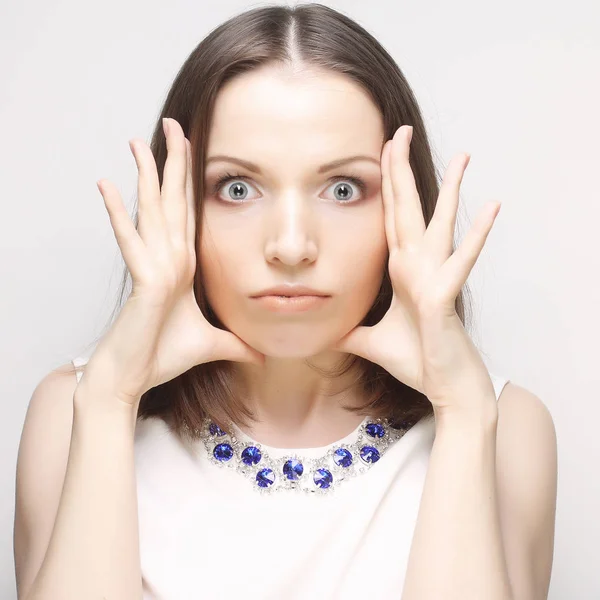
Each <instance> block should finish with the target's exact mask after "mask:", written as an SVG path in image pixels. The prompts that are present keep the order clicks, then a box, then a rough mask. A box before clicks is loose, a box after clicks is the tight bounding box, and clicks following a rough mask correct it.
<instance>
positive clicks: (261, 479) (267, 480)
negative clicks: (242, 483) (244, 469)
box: [256, 469, 275, 488]
mask: <svg viewBox="0 0 600 600" xmlns="http://www.w3.org/2000/svg"><path fill="white" fill-rule="evenodd" d="M274 482H275V473H273V471H272V470H271V469H261V470H260V471H259V472H258V473H257V474H256V483H257V485H258V486H259V487H261V488H266V487H269V486H270V485H273V483H274Z"/></svg>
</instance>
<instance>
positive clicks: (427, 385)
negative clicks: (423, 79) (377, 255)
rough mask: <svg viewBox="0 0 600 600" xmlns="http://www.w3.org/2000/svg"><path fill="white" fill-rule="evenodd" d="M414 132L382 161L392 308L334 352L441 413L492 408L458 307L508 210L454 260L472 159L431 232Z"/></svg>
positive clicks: (453, 172)
mask: <svg viewBox="0 0 600 600" xmlns="http://www.w3.org/2000/svg"><path fill="white" fill-rule="evenodd" d="M411 136H412V129H411V128H410V127H408V126H402V127H400V128H399V129H398V130H397V131H396V133H395V135H394V137H393V138H392V139H391V140H389V141H387V142H386V144H385V145H384V147H383V151H382V155H381V171H382V195H383V204H384V211H385V233H386V238H387V243H388V247H389V273H390V279H391V283H392V288H393V298H392V303H391V306H390V308H389V310H388V311H387V313H386V314H385V316H384V317H383V318H382V320H381V321H380V322H379V323H377V324H376V325H374V326H372V327H365V326H358V327H356V328H354V329H353V330H352V331H350V332H349V333H348V334H347V335H345V336H344V337H343V338H341V339H340V340H339V341H338V342H337V343H336V344H335V345H334V346H332V349H333V350H339V351H342V352H349V353H351V354H356V355H358V356H362V357H363V358H366V359H367V360H369V361H371V362H374V363H377V364H379V365H380V366H382V367H383V368H384V369H385V370H386V371H388V372H389V373H390V374H391V375H393V376H394V377H396V379H398V380H399V381H401V382H403V383H405V384H406V385H408V386H410V387H412V388H414V389H416V390H418V391H419V392H421V393H423V394H425V395H426V396H427V398H428V399H429V400H430V401H431V403H432V404H433V407H434V410H435V412H436V413H440V414H441V413H445V412H447V411H452V412H454V411H455V410H457V411H462V409H467V410H469V411H471V412H472V410H473V409H475V410H480V409H486V408H490V407H491V406H492V402H493V406H494V409H495V406H496V402H495V392H494V388H493V384H492V381H491V378H490V376H489V373H488V370H487V367H486V366H485V364H484V363H483V360H482V359H481V356H480V354H479V352H478V350H477V348H476V347H475V346H474V344H473V342H472V341H471V338H470V337H469V335H468V334H467V332H466V331H465V329H464V327H463V324H462V322H461V320H460V318H459V316H458V315H457V313H456V310H455V301H456V297H457V295H458V294H459V292H460V290H461V288H462V286H463V285H464V283H465V281H466V280H467V277H468V276H469V273H470V272H471V269H472V268H473V266H474V265H475V262H476V261H477V258H478V257H479V254H480V253H481V250H482V248H483V246H484V244H485V241H486V239H487V236H488V233H489V232H490V230H491V228H492V225H493V223H494V221H495V219H496V216H497V214H498V211H499V210H500V206H501V204H500V203H499V202H492V203H488V204H487V205H486V206H485V207H484V209H483V210H482V211H481V212H480V213H479V215H478V217H477V219H476V220H475V222H474V224H473V226H472V227H471V229H470V230H469V232H468V233H467V234H466V236H465V237H464V239H463V241H462V243H461V244H460V246H459V247H458V248H457V249H456V250H455V251H454V252H452V242H453V235H454V226H455V223H456V212H457V209H458V201H459V190H460V184H461V182H462V178H463V175H464V172H465V169H466V166H467V164H468V163H469V159H470V156H469V155H468V154H460V155H459V156H457V157H454V158H453V159H452V160H451V161H450V165H449V166H448V169H447V170H446V173H445V175H444V180H443V182H442V185H441V187H440V194H439V197H438V201H437V205H436V208H435V212H434V215H433V217H432V219H431V222H430V223H429V226H428V227H427V228H426V227H425V221H424V217H423V211H422V207H421V201H420V199H419V194H418V192H417V188H416V185H415V179H414V176H413V172H412V169H411V166H410V163H409V150H410V138H411Z"/></svg>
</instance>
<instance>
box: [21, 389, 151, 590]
mask: <svg viewBox="0 0 600 600" xmlns="http://www.w3.org/2000/svg"><path fill="white" fill-rule="evenodd" d="M82 383H83V380H82ZM102 393H103V392H102V389H101V387H99V386H95V385H94V384H92V383H89V384H88V385H87V386H86V387H85V388H81V387H78V388H77V390H76V392H75V396H74V399H73V407H74V408H73V428H72V433H71V446H70V450H69V459H68V463H67V470H66V475H65V481H64V485H63V490H62V495H61V499H60V504H59V508H58V513H57V516H56V521H55V525H54V529H53V531H52V537H51V539H50V543H49V546H48V550H47V552H46V556H45V558H44V561H43V563H42V566H41V568H40V571H39V572H38V575H37V577H36V579H35V581H34V584H33V586H32V589H31V590H30V592H29V594H28V595H27V600H92V599H93V600H97V599H98V600H99V599H100V598H110V600H138V599H141V598H142V583H141V568H140V552H139V534H138V511H137V489H136V480H135V468H134V444H133V440H134V431H135V418H134V417H135V415H134V414H132V411H133V407H132V408H131V409H130V408H129V407H127V406H126V405H124V404H123V405H122V406H121V405H119V401H118V400H117V399H116V398H115V399H112V398H103V397H99V394H102ZM136 411H137V408H136Z"/></svg>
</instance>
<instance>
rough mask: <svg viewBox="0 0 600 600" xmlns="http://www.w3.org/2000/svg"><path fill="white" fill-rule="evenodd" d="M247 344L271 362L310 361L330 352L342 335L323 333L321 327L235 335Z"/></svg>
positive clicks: (297, 326)
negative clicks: (322, 353) (273, 359)
mask: <svg viewBox="0 0 600 600" xmlns="http://www.w3.org/2000/svg"><path fill="white" fill-rule="evenodd" d="M235 333H236V335H237V336H238V337H239V338H240V339H242V340H243V341H244V342H245V343H246V344H248V345H249V346H251V347H252V348H254V349H255V350H257V351H258V352H261V353H262V354H264V355H265V356H268V357H269V358H308V357H311V356H315V355H316V354H320V353H321V352H324V351H326V350H327V349H328V348H330V347H331V346H332V345H333V344H334V343H335V342H336V340H338V339H339V338H340V337H341V334H339V335H336V334H335V332H333V331H330V332H327V331H324V326H323V324H322V323H319V324H316V323H315V324H310V323H296V324H293V325H290V326H289V327H286V326H285V325H275V326H273V327H268V328H264V329H261V330H257V328H256V327H254V328H253V331H252V333H248V334H246V335H244V333H243V332H241V331H240V332H239V333H238V332H235Z"/></svg>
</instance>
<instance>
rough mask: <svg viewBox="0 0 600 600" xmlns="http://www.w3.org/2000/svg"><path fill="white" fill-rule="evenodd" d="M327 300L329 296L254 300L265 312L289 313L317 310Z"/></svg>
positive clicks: (257, 298) (263, 297) (270, 297)
mask: <svg viewBox="0 0 600 600" xmlns="http://www.w3.org/2000/svg"><path fill="white" fill-rule="evenodd" d="M328 298H329V296H310V295H296V296H281V295H275V294H273V295H270V296H269V295H267V296H256V297H255V298H254V300H256V301H258V303H259V304H260V305H261V306H262V307H263V308H266V309H267V310H272V311H275V312H283V313H291V312H303V311H307V310H310V309H314V308H318V307H319V306H322V305H323V304H324V303H325V301H326V300H327V299H328Z"/></svg>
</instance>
